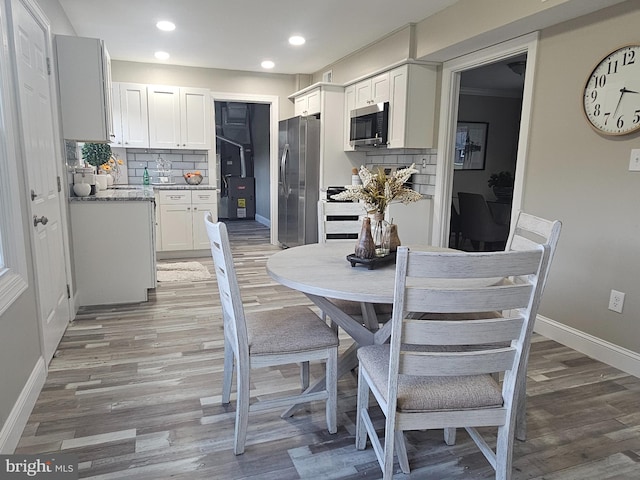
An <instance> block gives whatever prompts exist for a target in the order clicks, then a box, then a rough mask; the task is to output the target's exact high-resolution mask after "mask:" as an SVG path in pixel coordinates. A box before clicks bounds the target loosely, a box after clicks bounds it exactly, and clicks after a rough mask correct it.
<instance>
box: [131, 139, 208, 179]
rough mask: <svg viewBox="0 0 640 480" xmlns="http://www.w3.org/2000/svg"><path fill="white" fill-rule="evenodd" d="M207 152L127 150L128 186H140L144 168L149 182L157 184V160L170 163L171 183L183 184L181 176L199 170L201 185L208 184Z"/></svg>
mask: <svg viewBox="0 0 640 480" xmlns="http://www.w3.org/2000/svg"><path fill="white" fill-rule="evenodd" d="M207 153H208V151H207V150H155V149H148V148H140V149H136V148H129V149H127V175H128V183H129V184H130V185H142V175H143V173H144V167H147V170H148V171H149V175H150V176H151V182H152V183H153V182H157V178H158V177H159V174H158V166H157V161H158V158H162V159H163V160H164V161H165V162H171V172H172V176H173V181H174V182H175V183H178V184H182V183H184V180H183V179H182V175H184V174H185V173H187V172H194V171H196V170H199V171H200V173H201V174H202V177H203V179H202V185H208V184H209V170H208V168H209V164H208V158H207Z"/></svg>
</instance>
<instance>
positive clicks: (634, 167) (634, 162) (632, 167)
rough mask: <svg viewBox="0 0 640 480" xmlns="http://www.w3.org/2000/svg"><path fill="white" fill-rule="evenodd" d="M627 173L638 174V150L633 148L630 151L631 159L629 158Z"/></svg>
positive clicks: (639, 162)
mask: <svg viewBox="0 0 640 480" xmlns="http://www.w3.org/2000/svg"><path fill="white" fill-rule="evenodd" d="M629 171H630V172H640V148H634V149H632V150H631V157H630V158H629Z"/></svg>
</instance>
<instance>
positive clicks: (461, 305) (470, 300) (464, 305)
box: [405, 284, 532, 313]
mask: <svg viewBox="0 0 640 480" xmlns="http://www.w3.org/2000/svg"><path fill="white" fill-rule="evenodd" d="M531 290H532V287H531V285H527V284H513V285H505V286H488V287H484V288H461V289H456V290H449V289H428V290H425V289H419V288H410V289H408V290H407V292H406V296H405V303H406V309H407V310H408V311H410V312H431V313H470V312H489V311H493V310H506V309H513V308H521V307H525V306H526V305H527V303H528V301H529V299H530V298H531Z"/></svg>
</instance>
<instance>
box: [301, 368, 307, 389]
mask: <svg viewBox="0 0 640 480" xmlns="http://www.w3.org/2000/svg"><path fill="white" fill-rule="evenodd" d="M300 385H301V386H302V390H306V389H307V388H309V362H302V363H301V364H300Z"/></svg>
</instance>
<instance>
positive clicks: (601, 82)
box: [593, 75, 607, 88]
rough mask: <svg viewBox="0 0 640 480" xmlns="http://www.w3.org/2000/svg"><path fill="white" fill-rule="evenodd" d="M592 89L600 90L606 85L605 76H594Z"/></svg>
mask: <svg viewBox="0 0 640 480" xmlns="http://www.w3.org/2000/svg"><path fill="white" fill-rule="evenodd" d="M593 82H594V85H593V88H602V87H604V86H605V85H606V84H607V76H606V75H600V76H598V75H594V76H593Z"/></svg>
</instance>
